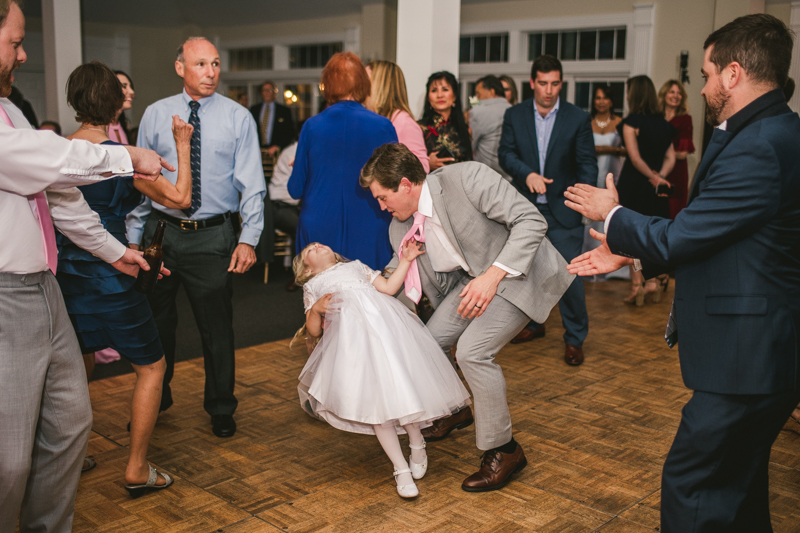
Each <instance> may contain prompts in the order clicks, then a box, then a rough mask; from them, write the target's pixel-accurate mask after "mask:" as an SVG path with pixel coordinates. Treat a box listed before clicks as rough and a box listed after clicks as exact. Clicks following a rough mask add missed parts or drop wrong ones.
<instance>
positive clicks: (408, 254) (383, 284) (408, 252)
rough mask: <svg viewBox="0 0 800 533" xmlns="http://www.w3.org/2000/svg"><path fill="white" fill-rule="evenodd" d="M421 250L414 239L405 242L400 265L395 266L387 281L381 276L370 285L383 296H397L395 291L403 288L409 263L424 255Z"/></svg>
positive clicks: (418, 243) (419, 244) (423, 251)
mask: <svg viewBox="0 0 800 533" xmlns="http://www.w3.org/2000/svg"><path fill="white" fill-rule="evenodd" d="M421 248H422V243H420V242H417V241H415V240H414V239H410V240H408V241H406V243H405V244H404V245H403V258H402V259H400V263H399V264H398V265H397V268H396V269H395V271H394V272H392V275H391V276H389V278H388V279H387V278H384V277H383V276H378V277H377V278H375V281H373V282H372V285H374V286H375V288H376V289H378V291H379V292H382V293H383V294H389V295H391V296H394V295H395V294H397V291H399V290H400V287H402V286H403V281H404V280H405V279H406V274H408V269H409V268H410V267H411V262H412V261H413V260H414V259H416V258H417V257H418V256H420V255H422V254H424V253H425V250H422V249H421Z"/></svg>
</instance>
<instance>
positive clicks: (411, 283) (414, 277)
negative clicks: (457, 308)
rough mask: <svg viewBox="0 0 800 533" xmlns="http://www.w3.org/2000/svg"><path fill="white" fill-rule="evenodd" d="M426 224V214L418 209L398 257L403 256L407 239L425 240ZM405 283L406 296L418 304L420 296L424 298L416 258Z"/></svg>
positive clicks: (401, 243) (402, 242)
mask: <svg viewBox="0 0 800 533" xmlns="http://www.w3.org/2000/svg"><path fill="white" fill-rule="evenodd" d="M424 225H425V215H423V214H422V213H420V212H419V211H417V212H416V213H415V214H414V224H412V226H411V229H410V230H408V233H406V236H405V237H403V240H402V241H401V242H400V250H399V251H398V257H400V259H402V258H403V245H404V244H405V243H406V242H407V241H409V240H410V239H414V240H415V241H417V242H425V229H424ZM405 285H406V296H408V297H409V299H410V300H412V301H413V302H414V303H415V304H418V303H419V300H420V298H422V280H420V278H419V267H417V260H416V259H414V260H413V261H411V266H410V267H409V268H408V273H407V274H406V280H405Z"/></svg>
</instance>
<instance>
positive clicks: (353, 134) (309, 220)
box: [288, 52, 397, 270]
mask: <svg viewBox="0 0 800 533" xmlns="http://www.w3.org/2000/svg"><path fill="white" fill-rule="evenodd" d="M322 86H323V87H324V91H325V100H326V101H327V102H328V104H329V106H328V107H327V108H326V109H325V111H323V112H322V113H320V114H319V115H317V116H314V117H311V118H310V119H308V120H307V121H306V123H305V124H304V125H303V130H302V131H301V132H300V142H299V144H298V145H297V155H296V156H295V160H294V167H293V170H292V177H291V178H289V185H288V188H289V194H290V195H291V196H292V198H297V199H300V200H301V203H300V220H299V222H298V225H297V238H296V239H295V241H296V243H295V244H296V249H297V253H300V251H301V250H303V249H304V248H305V247H306V246H307V245H308V244H310V243H312V242H324V243H325V244H327V245H328V246H330V247H331V249H333V251H334V252H336V253H338V254H340V255H342V256H344V257H346V258H348V259H352V260H355V259H358V260H359V261H361V262H362V263H364V264H365V265H369V267H371V268H373V269H375V270H382V269H383V268H384V267H385V266H386V264H387V263H389V260H390V259H391V257H392V248H391V245H390V244H389V231H388V230H389V223H390V222H391V221H392V217H391V215H390V214H389V213H386V212H383V211H381V208H380V206H379V205H378V202H377V201H376V200H375V199H374V198H373V197H372V194H371V193H370V192H369V191H367V190H364V189H362V188H361V187H360V186H359V185H358V178H359V175H360V174H361V167H363V166H364V164H365V163H366V162H367V161H368V160H369V158H370V156H372V152H373V150H375V148H377V147H378V146H381V145H382V144H386V143H390V142H397V134H396V132H395V129H394V126H393V125H392V123H391V121H389V119H387V118H385V117H382V116H380V115H378V114H376V113H373V112H372V111H369V110H368V109H366V108H365V107H364V106H363V105H362V103H363V102H364V101H365V100H366V99H367V97H368V96H369V95H370V80H369V76H368V75H367V71H366V69H365V68H364V65H363V63H361V60H360V59H359V58H358V56H356V55H355V54H353V53H351V52H340V53H338V54H334V55H333V57H331V59H330V61H328V64H327V65H325V69H324V70H323V71H322Z"/></svg>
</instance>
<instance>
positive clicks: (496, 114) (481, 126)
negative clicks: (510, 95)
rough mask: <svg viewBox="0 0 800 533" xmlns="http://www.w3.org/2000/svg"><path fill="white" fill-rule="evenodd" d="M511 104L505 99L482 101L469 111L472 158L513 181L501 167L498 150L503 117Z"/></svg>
mask: <svg viewBox="0 0 800 533" xmlns="http://www.w3.org/2000/svg"><path fill="white" fill-rule="evenodd" d="M509 107H511V104H509V103H508V101H507V100H506V99H505V98H503V97H498V98H490V99H488V100H481V101H480V103H479V104H478V105H476V106H475V107H473V108H472V109H470V111H469V127H470V129H472V157H473V159H474V160H475V161H478V162H479V163H483V164H484V165H488V166H489V167H490V168H491V169H492V170H494V171H495V172H497V173H498V174H500V175H501V176H503V178H504V179H506V180H508V181H511V176H509V175H508V174H506V172H505V171H504V170H503V169H502V168H501V167H500V163H499V162H498V160H497V148H498V146H500V133H501V132H502V130H503V117H504V116H505V114H506V109H508V108H509Z"/></svg>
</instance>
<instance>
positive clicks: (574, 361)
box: [564, 344, 583, 366]
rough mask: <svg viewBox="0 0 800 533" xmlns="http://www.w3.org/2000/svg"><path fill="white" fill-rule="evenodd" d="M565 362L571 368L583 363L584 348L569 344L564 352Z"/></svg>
mask: <svg viewBox="0 0 800 533" xmlns="http://www.w3.org/2000/svg"><path fill="white" fill-rule="evenodd" d="M564 362H565V363H567V364H568V365H571V366H578V365H579V364H581V363H583V348H581V347H579V346H573V345H571V344H567V348H566V350H564Z"/></svg>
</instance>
